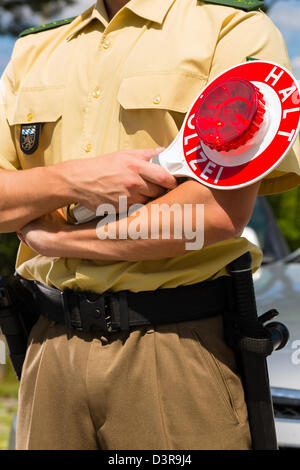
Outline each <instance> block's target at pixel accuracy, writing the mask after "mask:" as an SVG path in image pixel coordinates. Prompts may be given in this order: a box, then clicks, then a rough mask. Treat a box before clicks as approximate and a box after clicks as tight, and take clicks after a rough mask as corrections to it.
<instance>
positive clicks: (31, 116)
mask: <svg viewBox="0 0 300 470" xmlns="http://www.w3.org/2000/svg"><path fill="white" fill-rule="evenodd" d="M32 120H33V114H32V113H28V114H27V121H28V122H31V121H32Z"/></svg>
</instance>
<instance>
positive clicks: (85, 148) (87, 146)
mask: <svg viewBox="0 0 300 470" xmlns="http://www.w3.org/2000/svg"><path fill="white" fill-rule="evenodd" d="M92 149H93V146H92V144H86V146H85V147H84V150H85V151H86V153H89V152H91V151H92Z"/></svg>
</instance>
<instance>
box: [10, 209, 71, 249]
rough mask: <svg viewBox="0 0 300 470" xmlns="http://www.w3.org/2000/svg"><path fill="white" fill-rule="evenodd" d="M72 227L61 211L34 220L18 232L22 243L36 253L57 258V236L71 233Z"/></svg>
mask: <svg viewBox="0 0 300 470" xmlns="http://www.w3.org/2000/svg"><path fill="white" fill-rule="evenodd" d="M71 230H72V226H71V225H69V224H67V222H66V221H65V218H64V217H63V216H62V214H61V211H60V210H57V211H55V212H52V213H51V214H47V215H44V216H42V217H40V218H39V219H36V220H33V221H32V222H30V223H29V224H27V225H26V226H25V227H23V228H22V229H21V230H19V231H18V232H17V236H18V238H19V240H20V241H21V242H23V243H24V244H25V245H27V246H28V247H29V248H31V249H32V250H33V251H35V252H36V253H39V254H40V255H43V256H55V250H54V248H55V244H57V235H58V234H59V233H61V232H65V231H66V232H67V231H71Z"/></svg>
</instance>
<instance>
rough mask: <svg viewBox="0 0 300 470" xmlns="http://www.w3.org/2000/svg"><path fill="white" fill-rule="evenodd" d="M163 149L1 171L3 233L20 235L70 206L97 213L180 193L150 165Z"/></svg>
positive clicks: (173, 182) (163, 173)
mask: <svg viewBox="0 0 300 470" xmlns="http://www.w3.org/2000/svg"><path fill="white" fill-rule="evenodd" d="M161 150H162V149H155V150H126V151H119V152H115V153H111V154H107V155H103V156H100V157H96V158H89V159H79V160H70V161H67V162H63V163H58V164H56V165H51V166H46V167H37V168H32V169H28V170H21V171H7V170H0V188H1V198H0V233H7V232H17V231H19V230H20V229H21V228H22V227H24V226H25V225H27V224H28V223H29V222H31V221H32V220H35V219H38V218H39V217H41V216H42V215H45V214H49V213H51V212H53V211H55V210H56V209H58V208H59V207H65V206H68V205H69V204H72V203H77V202H78V203H80V204H82V205H83V206H85V207H87V208H89V209H91V210H93V211H96V209H97V207H98V206H99V205H100V204H103V203H111V204H113V205H114V206H115V207H116V209H118V201H119V197H120V196H127V198H128V204H129V205H131V204H134V203H145V202H148V201H149V200H151V199H156V198H157V197H159V196H161V195H162V194H163V193H164V192H166V190H167V189H173V188H175V187H176V179H175V178H174V176H172V175H170V174H169V173H168V172H167V171H166V170H164V169H163V168H162V167H160V166H159V165H156V164H154V163H150V160H151V158H153V157H154V156H155V155H157V153H159V152H160V151H161Z"/></svg>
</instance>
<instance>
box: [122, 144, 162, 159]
mask: <svg viewBox="0 0 300 470" xmlns="http://www.w3.org/2000/svg"><path fill="white" fill-rule="evenodd" d="M164 150H165V148H164V147H158V148H156V149H134V150H130V151H129V152H130V155H132V156H133V157H138V158H142V159H143V160H146V161H149V160H151V158H153V157H155V156H156V155H158V154H159V153H161V152H163V151H164Z"/></svg>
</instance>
